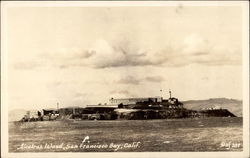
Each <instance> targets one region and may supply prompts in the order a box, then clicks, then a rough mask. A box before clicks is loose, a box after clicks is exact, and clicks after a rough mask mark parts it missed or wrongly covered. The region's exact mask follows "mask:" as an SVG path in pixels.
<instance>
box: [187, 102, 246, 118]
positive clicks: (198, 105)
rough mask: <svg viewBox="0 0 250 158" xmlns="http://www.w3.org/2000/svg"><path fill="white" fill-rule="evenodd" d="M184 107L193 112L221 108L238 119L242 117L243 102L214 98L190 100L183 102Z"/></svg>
mask: <svg viewBox="0 0 250 158" xmlns="http://www.w3.org/2000/svg"><path fill="white" fill-rule="evenodd" d="M183 104H184V107H185V108H187V109H192V110H201V109H204V108H211V107H221V108H223V109H228V110H229V111H230V112H231V113H233V114H234V115H236V116H238V117H242V116H243V115H242V113H243V111H242V110H243V106H242V101H241V100H236V99H227V98H212V99H207V100H188V101H183Z"/></svg>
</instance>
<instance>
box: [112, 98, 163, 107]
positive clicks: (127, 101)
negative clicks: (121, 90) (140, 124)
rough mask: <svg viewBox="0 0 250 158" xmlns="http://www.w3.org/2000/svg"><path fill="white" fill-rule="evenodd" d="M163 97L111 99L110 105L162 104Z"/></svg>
mask: <svg viewBox="0 0 250 158" xmlns="http://www.w3.org/2000/svg"><path fill="white" fill-rule="evenodd" d="M162 100H163V99H162V97H151V98H117V99H114V98H111V99H109V102H110V104H123V105H131V104H136V103H138V102H150V101H151V102H162Z"/></svg>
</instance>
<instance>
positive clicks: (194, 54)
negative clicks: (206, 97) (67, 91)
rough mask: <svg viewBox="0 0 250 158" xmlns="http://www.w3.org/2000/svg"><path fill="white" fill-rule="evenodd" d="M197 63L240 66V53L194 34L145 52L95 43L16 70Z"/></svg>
mask: <svg viewBox="0 0 250 158" xmlns="http://www.w3.org/2000/svg"><path fill="white" fill-rule="evenodd" d="M192 63H197V64H203V65H209V66H213V65H239V64H241V49H240V48H231V49H229V48H228V46H223V45H222V46H218V45H216V44H214V43H212V42H211V41H208V40H207V39H205V38H204V37H202V36H201V35H199V34H195V33H191V34H190V35H188V36H186V37H185V38H184V39H183V43H181V42H180V43H179V44H178V45H177V46H175V47H174V46H168V47H164V48H158V49H155V50H154V49H146V48H144V47H142V46H139V45H137V44H134V43H130V42H126V41H125V42H116V43H114V42H113V44H110V42H108V41H106V40H104V39H98V40H96V41H95V42H94V43H93V44H92V45H91V46H90V47H89V48H87V49H77V48H71V49H66V48H64V49H62V50H59V51H56V52H54V53H46V54H45V53H43V54H41V55H40V56H39V57H37V58H36V59H34V60H33V61H27V62H19V63H17V64H16V65H15V68H17V69H34V68H37V67H49V68H51V67H56V68H60V69H65V68H70V67H91V68H96V69H103V68H117V67H135V66H169V67H181V66H185V65H188V64H192Z"/></svg>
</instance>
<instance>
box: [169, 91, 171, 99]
mask: <svg viewBox="0 0 250 158" xmlns="http://www.w3.org/2000/svg"><path fill="white" fill-rule="evenodd" d="M169 98H171V90H170V89H169Z"/></svg>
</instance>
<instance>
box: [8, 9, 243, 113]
mask: <svg viewBox="0 0 250 158" xmlns="http://www.w3.org/2000/svg"><path fill="white" fill-rule="evenodd" d="M6 40H7V50H8V104H9V109H18V108H19V109H20V108H22V109H41V108H53V107H54V108H55V107H56V103H57V102H58V103H59V105H60V107H68V106H85V105H87V104H98V103H106V102H108V100H109V99H110V98H111V97H113V98H125V97H154V96H162V97H164V98H168V97H169V94H168V91H169V89H171V91H172V95H173V96H174V97H177V98H179V100H183V101H184V100H196V99H209V98H221V97H225V98H233V99H240V100H242V10H241V8H240V7H236V6H220V7H216V6H204V7H194V6H184V5H179V6H165V7H10V8H8V9H7V38H6ZM161 89H162V91H160V90H161Z"/></svg>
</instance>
